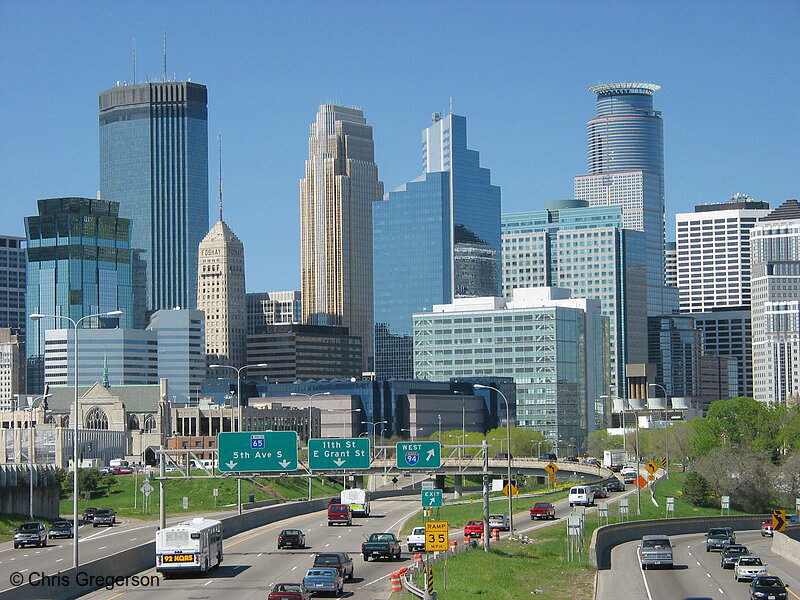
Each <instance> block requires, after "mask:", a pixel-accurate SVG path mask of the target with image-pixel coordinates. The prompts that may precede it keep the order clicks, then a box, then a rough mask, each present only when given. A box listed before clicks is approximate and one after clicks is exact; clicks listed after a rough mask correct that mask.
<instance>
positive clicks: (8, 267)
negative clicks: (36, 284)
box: [0, 235, 25, 334]
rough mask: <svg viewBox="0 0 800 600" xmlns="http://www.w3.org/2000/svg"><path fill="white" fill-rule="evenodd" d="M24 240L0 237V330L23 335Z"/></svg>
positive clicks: (6, 236) (14, 237)
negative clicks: (10, 330)
mask: <svg viewBox="0 0 800 600" xmlns="http://www.w3.org/2000/svg"><path fill="white" fill-rule="evenodd" d="M24 242H25V238H21V237H16V236H10V235H0V328H5V327H9V328H11V329H14V330H17V331H18V332H19V333H22V334H24V333H25V248H24Z"/></svg>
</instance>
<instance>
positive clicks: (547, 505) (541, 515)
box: [529, 502, 556, 520]
mask: <svg viewBox="0 0 800 600" xmlns="http://www.w3.org/2000/svg"><path fill="white" fill-rule="evenodd" d="M529 512H530V514H531V520H533V519H555V518H556V507H555V506H553V503H552V502H537V503H536V504H534V505H533V506H531V508H530V511H529Z"/></svg>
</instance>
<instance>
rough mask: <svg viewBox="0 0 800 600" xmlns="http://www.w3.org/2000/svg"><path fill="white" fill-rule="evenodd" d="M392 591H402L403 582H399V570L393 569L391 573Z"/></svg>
mask: <svg viewBox="0 0 800 600" xmlns="http://www.w3.org/2000/svg"><path fill="white" fill-rule="evenodd" d="M392 591H393V592H402V591H403V584H402V583H400V572H399V571H395V572H394V573H392Z"/></svg>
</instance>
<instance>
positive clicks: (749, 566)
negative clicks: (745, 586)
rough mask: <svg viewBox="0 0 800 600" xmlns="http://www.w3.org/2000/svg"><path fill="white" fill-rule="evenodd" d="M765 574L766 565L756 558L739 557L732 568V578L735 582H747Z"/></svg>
mask: <svg viewBox="0 0 800 600" xmlns="http://www.w3.org/2000/svg"><path fill="white" fill-rule="evenodd" d="M766 574H767V565H765V564H764V563H763V562H762V561H761V559H760V558H759V557H758V556H749V555H748V556H740V557H739V558H738V559H737V560H736V565H735V566H734V567H733V578H734V579H735V580H736V581H747V580H750V579H753V578H754V577H757V576H758V575H766Z"/></svg>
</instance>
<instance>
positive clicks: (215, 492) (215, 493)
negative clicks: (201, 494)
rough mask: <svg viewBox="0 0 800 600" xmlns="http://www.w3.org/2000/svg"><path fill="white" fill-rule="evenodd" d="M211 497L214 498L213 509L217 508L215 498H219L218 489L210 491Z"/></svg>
mask: <svg viewBox="0 0 800 600" xmlns="http://www.w3.org/2000/svg"><path fill="white" fill-rule="evenodd" d="M212 495H213V496H214V508H217V498H219V488H214V489H213V490H212Z"/></svg>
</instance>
